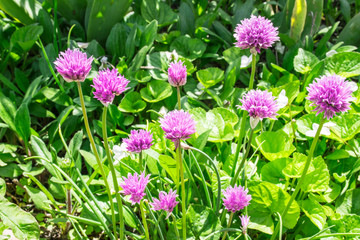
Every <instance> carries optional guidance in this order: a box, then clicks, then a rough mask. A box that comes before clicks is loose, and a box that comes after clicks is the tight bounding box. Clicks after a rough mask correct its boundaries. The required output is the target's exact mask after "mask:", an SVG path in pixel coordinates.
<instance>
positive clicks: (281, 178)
mask: <svg viewBox="0 0 360 240" xmlns="http://www.w3.org/2000/svg"><path fill="white" fill-rule="evenodd" d="M289 161H290V159H289V158H279V159H276V160H274V161H272V162H268V163H267V164H265V165H264V166H263V167H262V168H261V179H262V180H263V181H267V182H271V183H274V184H278V183H285V175H284V174H283V169H284V168H285V166H286V165H287V163H288V162H289Z"/></svg>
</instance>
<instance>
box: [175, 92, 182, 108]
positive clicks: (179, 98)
mask: <svg viewBox="0 0 360 240" xmlns="http://www.w3.org/2000/svg"><path fill="white" fill-rule="evenodd" d="M176 89H177V100H178V109H179V110H181V95H180V87H179V86H177V87H176Z"/></svg>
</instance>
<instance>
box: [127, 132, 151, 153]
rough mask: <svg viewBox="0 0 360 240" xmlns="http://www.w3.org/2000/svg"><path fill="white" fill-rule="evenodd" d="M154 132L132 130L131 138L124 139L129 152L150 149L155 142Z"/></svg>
mask: <svg viewBox="0 0 360 240" xmlns="http://www.w3.org/2000/svg"><path fill="white" fill-rule="evenodd" d="M152 141H153V137H152V133H150V132H148V131H146V130H144V129H140V130H131V134H130V137H129V138H126V139H124V143H125V144H126V149H127V150H128V151H129V152H136V153H139V152H141V151H142V150H146V149H149V148H150V147H151V146H152V145H153V144H152V143H151V142H152Z"/></svg>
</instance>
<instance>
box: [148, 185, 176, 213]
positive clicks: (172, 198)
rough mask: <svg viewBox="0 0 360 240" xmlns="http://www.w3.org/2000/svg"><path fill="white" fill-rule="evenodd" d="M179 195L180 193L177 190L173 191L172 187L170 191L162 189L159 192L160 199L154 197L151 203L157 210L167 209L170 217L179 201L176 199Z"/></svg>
mask: <svg viewBox="0 0 360 240" xmlns="http://www.w3.org/2000/svg"><path fill="white" fill-rule="evenodd" d="M177 196H178V195H177V194H176V190H175V191H173V190H172V189H170V191H169V193H166V192H164V191H161V192H160V193H159V199H156V198H153V202H152V203H150V205H151V206H153V210H155V211H159V210H164V211H166V212H167V218H168V217H169V216H170V214H171V213H172V211H173V210H174V207H175V206H176V205H177V204H178V203H179V202H177V201H176V197H177Z"/></svg>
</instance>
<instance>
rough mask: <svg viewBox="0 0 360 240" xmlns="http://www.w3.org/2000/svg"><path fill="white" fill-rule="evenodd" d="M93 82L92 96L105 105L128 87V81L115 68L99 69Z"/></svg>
mask: <svg viewBox="0 0 360 240" xmlns="http://www.w3.org/2000/svg"><path fill="white" fill-rule="evenodd" d="M93 82H94V85H91V86H92V87H94V88H95V92H94V96H95V98H96V99H97V100H99V101H100V102H101V103H102V104H104V105H105V106H108V105H109V104H111V103H112V102H113V101H114V98H115V96H117V95H120V94H121V93H123V92H124V91H125V90H127V89H129V88H127V87H126V86H127V85H128V83H129V81H128V80H127V79H126V78H124V77H123V76H122V75H121V74H119V72H118V70H117V69H115V68H114V69H112V70H110V69H106V70H102V71H99V73H98V75H97V76H96V77H95V78H94V79H93Z"/></svg>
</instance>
